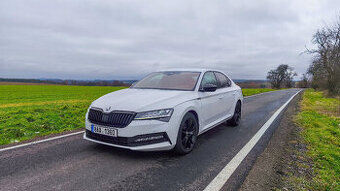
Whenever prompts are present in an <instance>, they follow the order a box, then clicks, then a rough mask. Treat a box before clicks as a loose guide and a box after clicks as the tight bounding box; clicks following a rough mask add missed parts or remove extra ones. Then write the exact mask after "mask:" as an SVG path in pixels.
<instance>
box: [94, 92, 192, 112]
mask: <svg viewBox="0 0 340 191" xmlns="http://www.w3.org/2000/svg"><path fill="white" fill-rule="evenodd" d="M196 96H197V92H194V91H176V90H157V89H133V88H128V89H124V90H118V91H115V92H112V93H109V94H106V95H104V96H102V97H100V98H99V99H97V100H95V101H94V102H93V103H92V105H91V107H97V108H102V109H103V110H104V111H107V110H106V109H107V108H110V109H109V111H113V110H121V111H135V112H141V111H149V110H156V109H165V108H173V107H175V106H176V105H178V104H181V103H184V102H186V101H189V100H193V99H196V98H197V97H196Z"/></svg>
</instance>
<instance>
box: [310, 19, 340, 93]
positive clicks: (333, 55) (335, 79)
mask: <svg viewBox="0 0 340 191" xmlns="http://www.w3.org/2000/svg"><path fill="white" fill-rule="evenodd" d="M312 42H313V44H315V45H316V46H317V48H316V49H311V50H309V49H307V51H306V52H307V53H310V54H313V55H314V58H313V61H312V63H311V65H310V66H309V68H308V73H309V74H311V75H312V87H314V88H322V89H328V90H329V92H330V93H332V94H340V17H339V19H338V22H337V23H336V24H335V25H334V26H333V27H324V28H322V29H320V30H318V31H317V32H316V33H315V34H314V36H313V39H312Z"/></svg>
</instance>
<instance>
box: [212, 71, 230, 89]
mask: <svg viewBox="0 0 340 191" xmlns="http://www.w3.org/2000/svg"><path fill="white" fill-rule="evenodd" d="M215 75H216V78H217V80H218V82H219V87H220V88H224V87H229V86H231V81H230V79H229V78H228V77H227V76H225V75H224V74H222V73H220V72H215Z"/></svg>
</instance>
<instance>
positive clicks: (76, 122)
mask: <svg viewBox="0 0 340 191" xmlns="http://www.w3.org/2000/svg"><path fill="white" fill-rule="evenodd" d="M122 88H124V87H107V86H102V87H98V86H59V85H0V145H4V144H9V143H13V142H20V141H23V140H28V139H32V138H34V137H37V136H42V135H48V134H52V133H60V132H63V131H69V130H74V129H79V128H82V127H84V117H85V113H86V110H87V108H88V106H89V105H90V104H91V102H92V101H93V100H95V99H96V98H98V97H100V96H102V95H104V94H107V93H109V92H112V91H116V90H119V89H122Z"/></svg>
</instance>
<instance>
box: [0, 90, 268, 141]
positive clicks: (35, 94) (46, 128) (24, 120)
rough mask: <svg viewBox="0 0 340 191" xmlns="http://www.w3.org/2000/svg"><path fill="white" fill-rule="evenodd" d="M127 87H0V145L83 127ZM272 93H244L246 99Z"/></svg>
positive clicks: (257, 91) (258, 91)
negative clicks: (97, 103)
mask: <svg viewBox="0 0 340 191" xmlns="http://www.w3.org/2000/svg"><path fill="white" fill-rule="evenodd" d="M122 88H124V87H109V86H62V85H0V145H4V144H9V143H14V142H20V141H24V140H28V139H32V138H35V137H38V136H43V135H48V134H53V133H60V132H64V131H70V130H75V129H80V128H83V127H84V119H85V113H86V110H87V108H88V106H89V105H90V104H91V102H92V101H93V100H95V99H97V98H98V97H100V96H102V95H104V94H107V93H109V92H112V91H116V90H119V89H122ZM267 91H271V89H244V90H243V93H244V95H245V96H248V95H252V94H256V93H262V92H267Z"/></svg>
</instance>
